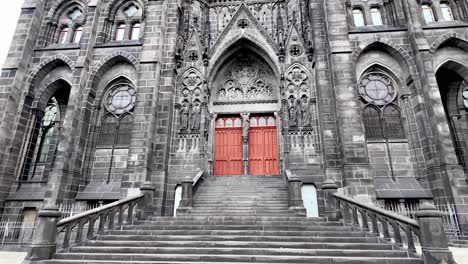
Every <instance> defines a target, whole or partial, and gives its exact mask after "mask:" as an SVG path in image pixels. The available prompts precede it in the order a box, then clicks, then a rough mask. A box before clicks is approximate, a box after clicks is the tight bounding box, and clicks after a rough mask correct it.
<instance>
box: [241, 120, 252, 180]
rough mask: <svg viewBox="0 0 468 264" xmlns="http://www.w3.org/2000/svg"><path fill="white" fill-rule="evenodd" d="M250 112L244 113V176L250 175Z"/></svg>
mask: <svg viewBox="0 0 468 264" xmlns="http://www.w3.org/2000/svg"><path fill="white" fill-rule="evenodd" d="M249 120H250V114H249V113H242V149H243V153H242V155H243V160H244V176H247V175H249V128H250V122H249Z"/></svg>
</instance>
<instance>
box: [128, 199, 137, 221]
mask: <svg viewBox="0 0 468 264" xmlns="http://www.w3.org/2000/svg"><path fill="white" fill-rule="evenodd" d="M133 207H135V203H130V204H129V205H128V215H127V223H132V222H133Z"/></svg>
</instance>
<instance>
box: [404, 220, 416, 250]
mask: <svg viewBox="0 0 468 264" xmlns="http://www.w3.org/2000/svg"><path fill="white" fill-rule="evenodd" d="M405 233H406V242H407V243H408V251H409V252H411V253H416V247H415V246H414V239H413V231H412V230H411V228H410V227H409V226H407V227H406V228H405Z"/></svg>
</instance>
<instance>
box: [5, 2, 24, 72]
mask: <svg viewBox="0 0 468 264" xmlns="http://www.w3.org/2000/svg"><path fill="white" fill-rule="evenodd" d="M22 4H23V0H9V1H6V2H5V1H2V6H1V8H0V25H1V26H0V68H1V66H2V65H3V62H4V61H5V58H6V56H7V54H8V48H9V47H10V43H11V39H12V37H13V34H14V32H15V29H16V23H17V22H18V17H19V13H20V9H21V5H22Z"/></svg>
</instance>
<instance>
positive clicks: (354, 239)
mask: <svg viewBox="0 0 468 264" xmlns="http://www.w3.org/2000/svg"><path fill="white" fill-rule="evenodd" d="M97 240H102V241H115V240H118V241H121V240H124V241H238V242H239V241H243V242H282V243H285V242H310V243H380V240H379V238H376V237H371V236H367V237H364V236H360V237H341V236H336V237H307V236H245V235H223V236H213V235H184V234H182V235H136V234H125V235H124V234H120V235H119V234H113V233H111V234H108V235H101V236H98V237H97Z"/></svg>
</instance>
